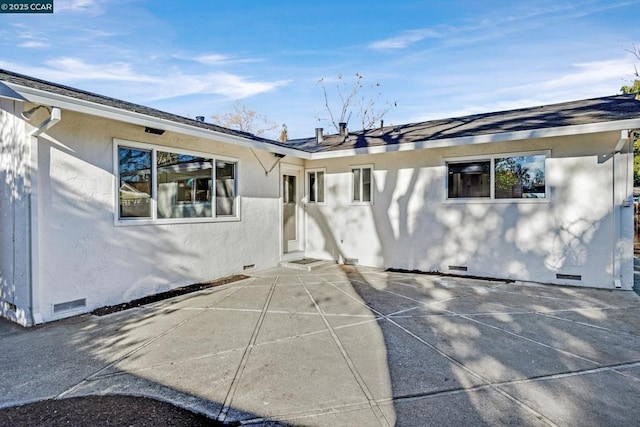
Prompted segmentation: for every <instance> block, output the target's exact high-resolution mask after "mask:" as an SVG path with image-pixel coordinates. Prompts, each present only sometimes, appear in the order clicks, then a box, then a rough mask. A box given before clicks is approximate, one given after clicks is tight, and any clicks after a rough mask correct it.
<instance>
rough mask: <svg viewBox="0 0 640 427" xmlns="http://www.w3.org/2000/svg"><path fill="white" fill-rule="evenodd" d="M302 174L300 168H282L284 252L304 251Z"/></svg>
mask: <svg viewBox="0 0 640 427" xmlns="http://www.w3.org/2000/svg"><path fill="white" fill-rule="evenodd" d="M301 175H302V172H301V170H300V169H298V168H293V167H283V168H282V247H283V252H284V253H288V252H293V251H299V250H301V249H302V245H301V243H300V242H301V241H302V236H301V232H302V227H301V221H302V213H301V199H302V197H301V194H302V182H301Z"/></svg>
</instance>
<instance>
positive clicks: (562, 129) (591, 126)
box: [310, 118, 640, 160]
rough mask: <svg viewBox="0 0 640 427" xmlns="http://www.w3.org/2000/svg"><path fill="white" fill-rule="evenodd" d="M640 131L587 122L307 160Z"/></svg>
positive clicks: (639, 123)
mask: <svg viewBox="0 0 640 427" xmlns="http://www.w3.org/2000/svg"><path fill="white" fill-rule="evenodd" d="M637 128H640V118H637V119H626V120H616V121H610V122H602V123H588V124H581V125H571V126H558V127H552V128H540V129H529V130H521V131H515V132H501V133H493V134H486V135H475V136H464V137H458V138H441V139H431V140H423V141H415V142H405V143H400V144H389V145H377V146H372V147H360V148H353V149H346V150H335V151H323V152H317V153H312V154H311V158H310V160H320V159H331V158H337V157H349V156H355V155H363V154H382V153H391V152H398V151H412V150H423V149H429V148H445V147H456V146H461V145H475V144H489V143H492V142H506V141H519V140H525V139H535V138H551V137H558V136H569V135H584V134H590V133H598V132H610V131H620V130H626V129H637Z"/></svg>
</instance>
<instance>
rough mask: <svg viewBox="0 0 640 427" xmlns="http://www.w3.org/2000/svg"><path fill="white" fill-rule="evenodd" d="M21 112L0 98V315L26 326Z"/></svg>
mask: <svg viewBox="0 0 640 427" xmlns="http://www.w3.org/2000/svg"><path fill="white" fill-rule="evenodd" d="M21 111H22V103H21V102H17V101H12V100H8V99H4V98H0V248H1V250H0V315H2V316H5V317H7V318H9V319H11V320H14V321H16V322H18V323H20V324H22V325H27V324H28V323H29V322H30V318H29V308H30V304H31V303H30V295H29V287H28V284H29V236H30V233H29V227H30V221H29V194H28V187H29V176H28V165H29V162H30V150H29V139H28V138H26V135H25V126H24V122H23V121H22V120H21V119H20V118H19V114H20V112H21ZM16 115H18V117H16Z"/></svg>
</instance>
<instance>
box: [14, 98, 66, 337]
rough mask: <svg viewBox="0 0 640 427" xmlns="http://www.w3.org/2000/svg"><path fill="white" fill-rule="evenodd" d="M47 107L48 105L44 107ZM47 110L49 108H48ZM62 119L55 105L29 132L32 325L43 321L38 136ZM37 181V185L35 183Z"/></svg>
mask: <svg viewBox="0 0 640 427" xmlns="http://www.w3.org/2000/svg"><path fill="white" fill-rule="evenodd" d="M40 107H44V106H38V107H36V108H35V109H32V110H30V111H31V114H32V113H33V112H34V111H35V110H36V109H38V108H40ZM44 108H47V107H44ZM47 110H49V109H48V108H47ZM23 118H24V119H25V121H28V120H29V118H30V116H29V115H26V116H25V113H23ZM61 119H62V112H61V111H60V108H58V107H53V108H51V110H49V118H47V119H45V120H44V121H43V122H42V123H40V124H39V125H38V126H37V127H35V128H34V129H33V130H32V131H31V132H29V133H28V134H27V137H28V138H29V158H30V161H29V167H28V168H27V177H26V178H27V182H28V185H29V220H30V226H29V242H30V245H29V259H30V262H29V282H30V286H29V307H30V308H31V310H30V311H31V325H37V324H39V323H42V315H41V314H40V312H38V311H36V307H35V304H34V301H35V295H36V289H37V288H39V286H40V278H39V277H38V276H39V275H38V272H39V268H38V267H39V263H40V257H39V252H40V245H39V243H38V237H39V236H38V231H37V230H38V200H37V197H36V196H37V195H36V194H34V191H33V188H34V187H35V188H36V189H37V185H38V181H37V178H35V179H34V175H33V174H32V172H33V171H37V170H38V136H40V135H41V134H42V133H43V132H45V131H47V130H49V129H51V128H52V127H54V126H55V125H56V124H58V122H59V121H60V120H61ZM34 182H35V185H33V184H34Z"/></svg>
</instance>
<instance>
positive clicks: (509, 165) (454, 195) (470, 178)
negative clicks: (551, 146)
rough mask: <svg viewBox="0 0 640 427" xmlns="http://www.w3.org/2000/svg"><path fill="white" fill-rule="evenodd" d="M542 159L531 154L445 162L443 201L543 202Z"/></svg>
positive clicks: (545, 192) (545, 155)
mask: <svg viewBox="0 0 640 427" xmlns="http://www.w3.org/2000/svg"><path fill="white" fill-rule="evenodd" d="M546 158H547V154H545V153H534V154H514V155H496V156H490V157H488V158H486V157H485V158H478V159H471V160H461V161H457V160H450V161H447V162H446V165H447V198H448V199H465V198H475V199H545V198H546V197H547V191H546V180H545V160H546Z"/></svg>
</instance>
